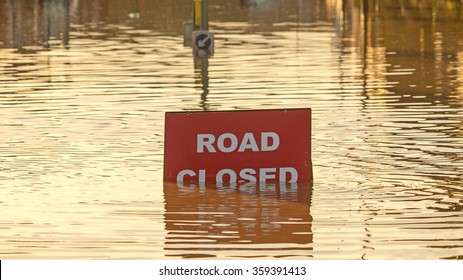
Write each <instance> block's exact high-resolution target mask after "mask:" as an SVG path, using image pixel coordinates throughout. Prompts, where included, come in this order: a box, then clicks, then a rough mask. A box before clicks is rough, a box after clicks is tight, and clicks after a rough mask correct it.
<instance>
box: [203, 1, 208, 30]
mask: <svg viewBox="0 0 463 280" xmlns="http://www.w3.org/2000/svg"><path fill="white" fill-rule="evenodd" d="M207 2H208V0H202V2H201V14H202V21H201V29H202V30H209V13H208V9H207V6H208V3H207Z"/></svg>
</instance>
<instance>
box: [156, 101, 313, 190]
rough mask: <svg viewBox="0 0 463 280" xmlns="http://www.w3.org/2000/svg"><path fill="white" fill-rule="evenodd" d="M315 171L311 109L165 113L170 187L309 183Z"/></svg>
mask: <svg viewBox="0 0 463 280" xmlns="http://www.w3.org/2000/svg"><path fill="white" fill-rule="evenodd" d="M311 167H312V166H311V111H310V109H283V110H256V111H216V112H171V113H166V116H165V143H164V181H166V182H176V183H181V184H183V183H187V182H193V183H248V182H250V183H257V182H259V183H272V182H273V183H276V182H289V183H296V182H309V181H310V180H311V178H312V168H311Z"/></svg>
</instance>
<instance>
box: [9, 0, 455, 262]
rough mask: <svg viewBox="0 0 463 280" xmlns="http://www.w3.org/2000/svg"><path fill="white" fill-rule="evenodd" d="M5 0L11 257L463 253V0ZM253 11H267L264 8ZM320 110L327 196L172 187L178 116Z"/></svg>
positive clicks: (322, 192)
mask: <svg viewBox="0 0 463 280" xmlns="http://www.w3.org/2000/svg"><path fill="white" fill-rule="evenodd" d="M209 2H210V8H209V10H210V16H209V17H210V28H211V30H212V31H213V32H214V33H215V39H216V40H215V53H214V56H213V57H212V58H210V59H209V60H208V61H206V60H196V61H195V60H194V59H193V55H192V50H191V49H190V48H189V47H184V46H183V36H182V23H183V22H184V21H187V20H190V18H191V9H192V8H191V1H190V0H176V1H161V0H150V1H148V0H139V1H129V0H122V1H107V0H98V1H90V0H34V1H26V0H22V1H21V0H18V1H15V0H1V1H0V14H1V17H0V19H1V20H0V57H1V59H0V73H1V75H0V134H1V140H0V209H1V218H0V258H2V259H10V258H11V259H23V258H25V259H37V258H39V259H47V258H51V259H56V258H72V259H106V258H114V259H131V258H133V259H164V258H195V257H209V258H219V259H227V258H313V259H361V258H363V259H461V258H463V212H462V211H463V179H462V178H463V176H462V173H463V132H462V131H463V130H462V128H463V35H462V34H463V4H462V3H461V2H460V1H450V0H449V1H445V0H441V1H423V0H420V1H416V0H415V1H414V0H404V1H392V0H391V1H379V0H377V1H374V0H365V1H353V0H352V1H349V0H346V1H341V0H325V1H323V0H312V1H310V0H297V1H282V0H281V1H280V0H260V1H255V2H256V3H255V4H254V5H248V4H246V3H245V2H248V1H238V0H236V1H226V0H210V1H209ZM249 2H250V1H249ZM300 107H310V108H312V110H313V111H312V112H313V158H312V160H313V164H314V176H315V180H314V184H313V187H312V188H309V187H307V186H284V187H283V186H275V185H268V186H259V187H257V188H252V187H249V186H238V187H236V188H220V187H218V188H205V189H201V188H196V187H181V188H179V187H177V186H175V185H165V186H164V184H163V182H162V165H163V131H164V113H165V112H166V111H179V110H234V109H270V108H300Z"/></svg>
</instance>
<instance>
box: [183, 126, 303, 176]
mask: <svg viewBox="0 0 463 280" xmlns="http://www.w3.org/2000/svg"><path fill="white" fill-rule="evenodd" d="M279 146H280V137H279V135H278V134H277V133H275V132H261V133H260V141H259V143H258V141H257V140H256V137H255V136H254V134H253V133H252V132H246V133H244V134H243V136H242V137H238V136H236V135H235V134H233V133H222V134H220V135H218V136H216V135H214V134H208V133H204V134H197V137H196V152H197V153H218V152H222V153H232V152H238V153H242V152H246V151H251V152H271V151H275V150H277V149H278V147H279ZM206 173H207V170H206V169H199V170H197V171H194V170H191V169H184V170H181V171H180V172H179V173H178V174H177V182H178V183H183V182H184V181H186V180H187V179H190V180H195V181H196V180H197V181H198V182H205V181H206ZM297 180H298V173H297V170H296V169H295V168H293V167H265V168H258V169H253V168H243V169H241V170H236V171H235V170H232V169H228V168H224V169H221V170H219V171H218V172H217V174H216V175H215V181H216V182H217V183H222V182H225V181H229V182H230V183H236V182H251V183H254V182H264V183H265V182H267V181H278V182H290V183H294V182H297Z"/></svg>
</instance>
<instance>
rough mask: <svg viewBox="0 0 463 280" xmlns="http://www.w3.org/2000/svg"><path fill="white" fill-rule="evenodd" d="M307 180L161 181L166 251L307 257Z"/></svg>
mask: <svg viewBox="0 0 463 280" xmlns="http://www.w3.org/2000/svg"><path fill="white" fill-rule="evenodd" d="M310 195H311V187H310V185H308V184H299V185H297V184H292V185H287V186H285V185H260V186H256V185H255V184H245V185H238V186H236V185H235V186H217V187H216V186H212V187H206V188H200V187H198V186H195V185H192V186H177V185H176V184H168V183H166V184H165V185H164V199H165V214H164V218H165V223H166V226H165V228H166V230H167V236H166V242H165V245H164V246H165V250H166V256H181V257H183V258H189V257H219V258H224V257H239V258H257V257H267V256H268V254H269V253H268V252H270V255H271V254H273V253H272V251H280V252H281V254H282V255H281V257H310V256H311V253H310V251H311V250H312V231H311V223H312V217H311V216H310Z"/></svg>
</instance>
